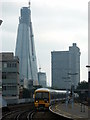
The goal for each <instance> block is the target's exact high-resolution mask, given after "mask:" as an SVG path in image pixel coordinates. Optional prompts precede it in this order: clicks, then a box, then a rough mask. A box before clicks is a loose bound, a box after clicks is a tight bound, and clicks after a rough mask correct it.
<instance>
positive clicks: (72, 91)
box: [68, 73, 78, 109]
mask: <svg viewBox="0 0 90 120" xmlns="http://www.w3.org/2000/svg"><path fill="white" fill-rule="evenodd" d="M77 74H78V73H68V75H71V76H74V75H77ZM71 93H72V109H73V104H74V84H73V83H72V80H71Z"/></svg>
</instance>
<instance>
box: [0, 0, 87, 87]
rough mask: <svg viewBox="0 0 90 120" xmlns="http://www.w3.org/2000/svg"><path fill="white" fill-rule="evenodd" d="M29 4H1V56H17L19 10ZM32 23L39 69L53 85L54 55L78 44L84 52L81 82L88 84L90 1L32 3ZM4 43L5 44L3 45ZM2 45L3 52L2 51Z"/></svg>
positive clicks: (19, 0) (11, 0)
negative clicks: (15, 54)
mask: <svg viewBox="0 0 90 120" xmlns="http://www.w3.org/2000/svg"><path fill="white" fill-rule="evenodd" d="M24 6H26V7H27V6H28V0H1V1H0V18H1V19H3V21H4V22H3V24H2V26H1V28H0V32H2V35H1V34H0V37H1V36H2V39H0V52H1V51H11V52H15V46H16V38H17V29H18V23H19V16H20V9H21V8H22V7H24ZM31 20H32V24H33V32H34V41H35V48H36V55H37V65H38V68H39V67H41V69H42V71H44V72H46V74H47V83H48V85H50V84H51V83H50V81H51V51H53V50H55V51H57V50H58V51H64V50H65V51H66V50H69V46H72V43H77V46H78V47H79V48H80V52H81V63H80V64H81V68H80V69H81V70H80V72H81V78H80V81H82V80H86V81H87V79H88V78H87V68H86V67H85V66H86V65H87V64H88V0H31ZM1 40H2V41H1ZM1 42H2V49H1Z"/></svg>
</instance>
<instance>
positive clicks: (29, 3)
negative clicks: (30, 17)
mask: <svg viewBox="0 0 90 120" xmlns="http://www.w3.org/2000/svg"><path fill="white" fill-rule="evenodd" d="M28 5H29V6H28V7H29V8H30V5H31V2H30V0H29V2H28Z"/></svg>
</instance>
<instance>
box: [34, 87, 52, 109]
mask: <svg viewBox="0 0 90 120" xmlns="http://www.w3.org/2000/svg"><path fill="white" fill-rule="evenodd" d="M34 104H35V107H36V108H37V109H41V108H43V109H44V108H49V105H50V92H49V91H48V90H45V89H38V90H36V91H35V99H34Z"/></svg>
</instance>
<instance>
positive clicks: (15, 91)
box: [0, 52, 19, 104]
mask: <svg viewBox="0 0 90 120" xmlns="http://www.w3.org/2000/svg"><path fill="white" fill-rule="evenodd" d="M0 56H2V57H0V64H2V68H0V70H1V72H2V96H3V98H4V99H5V100H6V101H7V103H8V104H12V103H17V102H18V99H19V59H18V57H16V56H14V54H13V53H11V52H10V53H9V52H7V53H0Z"/></svg>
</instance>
